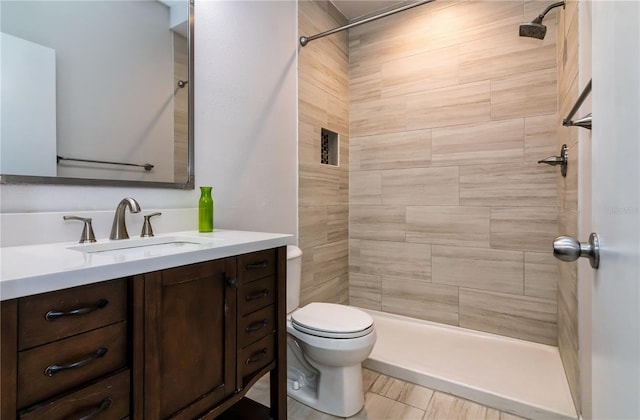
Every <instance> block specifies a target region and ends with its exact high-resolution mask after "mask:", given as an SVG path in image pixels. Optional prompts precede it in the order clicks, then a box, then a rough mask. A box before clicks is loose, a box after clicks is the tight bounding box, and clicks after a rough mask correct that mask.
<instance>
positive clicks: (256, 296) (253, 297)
mask: <svg viewBox="0 0 640 420" xmlns="http://www.w3.org/2000/svg"><path fill="white" fill-rule="evenodd" d="M267 296H269V289H264V290H262V291H260V292H258V293H254V294H252V295H247V297H245V299H246V301H247V302H251V301H252V300H256V299H260V298H263V297H267Z"/></svg>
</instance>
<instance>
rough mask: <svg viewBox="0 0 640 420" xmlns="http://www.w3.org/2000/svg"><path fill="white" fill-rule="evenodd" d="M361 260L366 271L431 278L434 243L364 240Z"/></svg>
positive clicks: (424, 279)
mask: <svg viewBox="0 0 640 420" xmlns="http://www.w3.org/2000/svg"><path fill="white" fill-rule="evenodd" d="M359 259H360V273H363V274H371V275H379V276H386V277H399V278H404V279H413V280H417V281H421V282H428V281H431V245H425V244H410V243H405V242H389V241H366V240H361V241H360V258H359ZM416 284H417V283H416Z"/></svg>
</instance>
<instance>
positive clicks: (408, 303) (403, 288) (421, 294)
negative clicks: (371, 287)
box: [382, 276, 458, 325]
mask: <svg viewBox="0 0 640 420" xmlns="http://www.w3.org/2000/svg"><path fill="white" fill-rule="evenodd" d="M382 310H383V311H387V312H391V313H394V314H400V315H405V316H410V317H413V318H418V319H425V320H428V321H434V322H442V323H444V324H451V325H457V324H458V288H457V287H453V286H445V285H442V284H432V283H425V282H422V281H416V280H411V279H400V278H394V277H385V276H383V277H382Z"/></svg>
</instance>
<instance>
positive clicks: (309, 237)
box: [298, 206, 328, 249]
mask: <svg viewBox="0 0 640 420" xmlns="http://www.w3.org/2000/svg"><path fill="white" fill-rule="evenodd" d="M298 212H299V213H298V217H299V222H298V226H299V235H298V236H299V239H300V247H301V248H302V249H306V248H310V247H314V246H318V245H323V244H326V243H327V238H328V228H327V207H326V206H300V207H299V208H298Z"/></svg>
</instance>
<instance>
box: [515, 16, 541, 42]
mask: <svg viewBox="0 0 640 420" xmlns="http://www.w3.org/2000/svg"><path fill="white" fill-rule="evenodd" d="M546 34H547V27H546V26H545V25H543V24H542V19H540V16H538V17H537V18H535V19H534V20H533V22H522V23H521V24H520V36H526V37H529V38H538V39H544V36H545V35H546Z"/></svg>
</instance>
